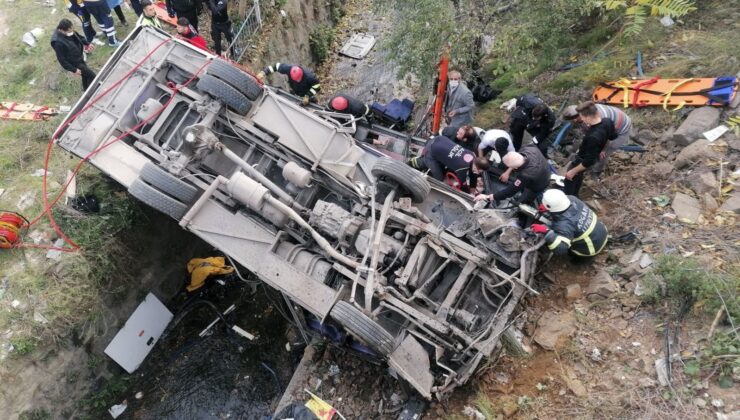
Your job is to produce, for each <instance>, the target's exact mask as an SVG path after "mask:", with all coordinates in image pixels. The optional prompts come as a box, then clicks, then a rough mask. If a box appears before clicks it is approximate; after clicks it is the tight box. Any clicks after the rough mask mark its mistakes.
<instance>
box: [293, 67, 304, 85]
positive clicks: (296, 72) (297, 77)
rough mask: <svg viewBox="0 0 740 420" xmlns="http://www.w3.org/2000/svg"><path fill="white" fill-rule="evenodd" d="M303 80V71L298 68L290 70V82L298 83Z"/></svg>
mask: <svg viewBox="0 0 740 420" xmlns="http://www.w3.org/2000/svg"><path fill="white" fill-rule="evenodd" d="M301 79H303V69H302V68H300V67H298V66H293V67H291V68H290V80H292V81H294V82H300V81H301Z"/></svg>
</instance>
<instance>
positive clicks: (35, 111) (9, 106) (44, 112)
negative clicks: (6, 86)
mask: <svg viewBox="0 0 740 420" xmlns="http://www.w3.org/2000/svg"><path fill="white" fill-rule="evenodd" d="M57 114H59V111H58V110H57V109H55V108H49V107H48V106H43V105H34V104H20V103H16V102H0V119H3V120H21V121H46V120H48V119H49V118H51V117H53V116H55V115H57Z"/></svg>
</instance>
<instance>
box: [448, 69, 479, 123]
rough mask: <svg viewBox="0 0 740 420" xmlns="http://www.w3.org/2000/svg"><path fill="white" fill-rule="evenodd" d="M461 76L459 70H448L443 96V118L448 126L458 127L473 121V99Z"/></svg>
mask: <svg viewBox="0 0 740 420" xmlns="http://www.w3.org/2000/svg"><path fill="white" fill-rule="evenodd" d="M461 78H462V75H461V74H460V72H459V71H457V70H453V71H451V72H450V79H449V81H448V83H447V95H446V98H445V117H446V118H445V119H446V121H447V125H449V126H456V127H460V126H463V125H470V124H472V123H473V113H474V110H475V101H474V100H473V94H472V93H471V92H470V89H468V86H467V85H466V84H465V82H463V81H462V80H461Z"/></svg>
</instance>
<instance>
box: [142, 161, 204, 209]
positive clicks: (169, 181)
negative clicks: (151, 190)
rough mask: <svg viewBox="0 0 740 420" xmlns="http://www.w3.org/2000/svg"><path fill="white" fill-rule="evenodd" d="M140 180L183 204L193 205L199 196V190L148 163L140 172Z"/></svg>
mask: <svg viewBox="0 0 740 420" xmlns="http://www.w3.org/2000/svg"><path fill="white" fill-rule="evenodd" d="M139 178H141V179H142V180H144V181H146V183H147V184H149V185H151V186H153V187H155V188H156V189H158V190H160V191H162V192H164V193H167V194H169V195H171V196H172V197H175V198H176V199H178V200H179V201H182V202H183V203H192V202H193V201H195V197H197V196H198V189H197V188H195V187H193V186H192V185H190V184H188V183H186V182H184V181H181V180H179V179H177V177H175V176H173V175H172V174H170V173H168V172H167V171H165V170H164V169H162V168H160V167H159V166H157V165H155V164H153V163H151V162H147V163H146V164H145V165H144V167H143V168H142V169H141V172H139Z"/></svg>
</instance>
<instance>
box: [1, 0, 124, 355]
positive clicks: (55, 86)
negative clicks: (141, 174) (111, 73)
mask: <svg viewBox="0 0 740 420" xmlns="http://www.w3.org/2000/svg"><path fill="white" fill-rule="evenodd" d="M54 6H55V7H56V9H54V10H56V11H55V12H54V13H50V12H51V11H52V8H50V7H45V6H44V5H42V4H41V3H39V2H34V1H30V0H18V1H15V2H13V3H8V2H3V3H0V10H1V11H2V16H3V23H4V25H5V27H6V28H7V30H8V32H7V34H6V35H4V36H3V40H4V41H5V45H4V47H3V49H2V50H0V92H2V98H1V99H2V101H13V102H19V103H22V102H29V103H34V104H38V105H47V106H51V107H57V106H59V105H72V104H74V102H76V101H77V98H78V97H79V96H80V94H81V93H82V89H81V82H80V79H79V77H78V76H75V75H73V74H71V73H69V72H67V71H65V70H63V69H62V68H61V66H60V65H59V63H58V62H57V60H56V56H55V54H54V51H53V50H52V48H51V46H50V45H49V40H50V37H51V35H52V34H53V31H54V28H55V27H56V25H57V23H58V22H59V20H60V19H61V18H71V15H69V14H68V13H67V12H66V5H63V4H61V3H58V4H55V5H54ZM124 13H127V14H128V15H129V17H133V12H131V11H125V12H124ZM71 20H72V21H73V22H74V24H75V26H76V28H75V29H76V30H77V31H78V32H80V33H82V28H81V26H80V24H79V22H78V21H77V20H76V19H71ZM116 22H117V21H116ZM35 27H39V28H42V29H44V34H43V35H41V37H40V39H39V40H38V43H37V45H36V46H35V47H33V48H32V47H28V46H26V45H25V44H24V43H22V42H20V38H21V37H22V35H23V33H25V32H26V31H28V30H30V29H32V28H35ZM130 29H133V27H130V28H125V27H118V28H117V31H118V34H119V35H118V36H119V37H120V38H122V37H124V36H125V35H126V34H127V33H128V31H129V30H130ZM113 51H114V49H112V48H109V47H107V46H102V47H98V48H96V49H95V51H94V52H93V53H92V54H91V55H90V56H89V57H88V65H89V66H90V67H91V68H92V69H93V70H94V71H98V70H99V69H100V68H101V67H102V65H103V63H104V62H105V61H106V60H107V59H108V57H109V56H110V55H111V54H112V53H113ZM62 118H63V117H62V116H60V117H56V118H53V119H51V120H49V121H45V122H28V121H4V120H3V121H0V144H2V145H3V153H2V154H1V155H0V188H3V189H5V193H4V194H3V195H2V196H0V209H9V210H15V211H20V212H21V213H22V214H24V215H25V216H26V217H29V218H34V217H35V216H36V215H38V214H40V213H41V212H42V211H43V198H42V196H41V189H42V178H41V177H36V176H33V175H32V173H33V172H34V171H36V170H37V169H41V168H43V162H44V154H45V152H46V148H47V144H48V141H49V138H50V137H51V135H52V133H53V131H54V130H55V129H56V127H57V126H58V125H59V124H60V122H61V120H62ZM75 163H76V159H72V158H71V156H70V155H69V154H67V153H66V152H64V151H62V150H61V149H59V148H57V147H54V149H53V155H52V158H51V161H50V164H49V168H48V169H49V172H50V175H49V183H48V186H49V195H50V196H53V195H54V194H55V193H58V192H59V191H60V188H61V185H62V184H63V183H64V181H65V177H66V172H67V170H68V169H70V168H72V167H73V166H74V165H75ZM91 191H92V192H94V193H95V194H96V195H97V196H98V197H99V199H100V201H101V202H102V203H105V206H104V208H103V210H102V211H101V212H100V214H96V215H81V216H80V215H78V216H77V217H72V216H70V213H67V211H64V212H62V211H61V210H60V209H59V208H57V209H55V211H54V214H55V215H56V216H57V217H58V219H59V222H60V225H62V229H63V230H64V231H65V232H66V233H68V234H69V235H70V236H71V237H72V238H73V239H74V240H76V241H78V242H79V243H80V244H82V245H83V246H84V247H85V249H84V251H83V252H81V253H76V254H67V255H64V256H63V258H62V259H61V261H60V262H55V261H53V260H48V259H46V258H45V257H44V254H45V252H46V251H43V250H31V249H25V250H11V251H3V252H1V253H0V266H2V267H3V272H2V274H0V282H4V283H5V284H6V285H7V287H6V292H5V296H4V298H3V299H2V300H0V306H2V310H0V327H1V328H3V330H10V331H12V332H13V335H12V337H13V338H12V341H11V343H12V344H13V345H14V347H15V349H16V350H15V352H14V354H15V355H21V354H25V355H30V354H32V353H34V352H35V351H37V350H41V349H44V350H52V349H53V348H52V347H51V344H53V343H55V342H56V341H57V340H58V339H59V338H60V337H66V336H68V335H70V333H71V332H73V331H77V332H78V333H80V334H82V333H84V332H85V331H86V330H88V329H90V328H89V327H91V326H92V324H94V321H95V319H97V317H98V316H99V314H100V312H101V311H102V296H103V294H104V293H106V292H108V290H106V287H105V286H107V284H105V283H104V282H103V279H105V278H106V276H110V275H111V273H115V272H116V268H115V266H114V261H115V259H116V258H115V257H116V255H115V254H116V252H117V250H118V249H119V248H120V245H118V242H117V240H116V239H115V237H114V236H115V235H116V233H118V232H120V231H121V230H123V229H127V228H128V227H130V226H131V223H132V221H133V220H135V219H136V214H135V213H136V211H137V210H136V209H137V207H136V206H135V205H134V204H133V203H132V202H131V201H130V200H129V199H128V198H127V197H126V195H125V194H122V195H119V194H117V192H116V190H115V189H114V188H112V187H109V186H106V182H105V181H104V180H103V178H102V175H100V174H99V173H98V172H97V171H96V170H94V169H92V168H90V167H87V168H85V169H84V170H83V172H82V174H81V175H80V176H79V177H78V192H81V193H88V192H91ZM21 198H27V199H28V200H27V201H28V205H27V206H26V207H25V208H23V209H20V208H19V207H18V206H17V205H18V203H19V202H20V200H21ZM30 230H31V232H29V233H34V235H36V234H40V236H42V237H43V239H42V242H41V243H43V244H50V243H52V242H53V240H54V239H56V235H55V234H54V233H53V231H52V229H51V227H50V226H49V224H48V222H47V221H46V220H45V219H41V220H40V221H39V223H37V224H36V225H34V226H33V227H32V228H31V229H30ZM24 241H26V242H32V240H31V238H30V236H29V235H26V237H25V238H24ZM13 300H18V301H19V302H21V305H20V306H19V307H18V308H10V307H9V303H10V302H12V301H13ZM6 306H7V308H6ZM35 313H37V314H39V315H41V316H42V317H43V318H44V319H45V321H43V322H42V321H39V320H34V314H35ZM46 321H48V322H46ZM0 344H2V345H5V344H7V342H2V343H0Z"/></svg>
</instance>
